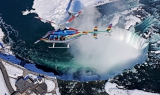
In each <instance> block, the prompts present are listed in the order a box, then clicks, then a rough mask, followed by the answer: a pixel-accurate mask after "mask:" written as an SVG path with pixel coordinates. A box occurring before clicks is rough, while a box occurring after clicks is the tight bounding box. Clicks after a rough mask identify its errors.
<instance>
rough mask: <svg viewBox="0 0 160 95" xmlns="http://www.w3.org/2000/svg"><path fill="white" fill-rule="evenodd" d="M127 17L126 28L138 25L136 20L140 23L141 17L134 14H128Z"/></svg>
mask: <svg viewBox="0 0 160 95" xmlns="http://www.w3.org/2000/svg"><path fill="white" fill-rule="evenodd" d="M125 19H126V23H125V29H129V28H130V26H134V25H136V22H138V23H140V22H141V19H140V18H138V17H135V16H133V15H130V16H127V17H126V18H125Z"/></svg>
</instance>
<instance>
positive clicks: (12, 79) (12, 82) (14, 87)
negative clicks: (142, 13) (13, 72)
mask: <svg viewBox="0 0 160 95" xmlns="http://www.w3.org/2000/svg"><path fill="white" fill-rule="evenodd" d="M9 80H10V83H11V85H12V87H13V89H14V90H15V91H16V90H17V88H16V86H15V83H16V81H17V80H16V79H14V78H9Z"/></svg>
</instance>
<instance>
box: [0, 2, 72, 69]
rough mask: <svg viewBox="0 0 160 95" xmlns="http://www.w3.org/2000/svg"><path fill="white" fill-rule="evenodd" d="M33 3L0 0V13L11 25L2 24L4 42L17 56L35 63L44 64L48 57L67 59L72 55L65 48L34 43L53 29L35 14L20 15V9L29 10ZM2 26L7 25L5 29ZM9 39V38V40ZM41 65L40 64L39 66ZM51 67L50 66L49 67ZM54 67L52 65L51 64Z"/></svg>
mask: <svg viewBox="0 0 160 95" xmlns="http://www.w3.org/2000/svg"><path fill="white" fill-rule="evenodd" d="M32 5H33V0H27V1H21V0H14V1H13V0H2V1H1V3H0V14H1V17H2V19H3V21H4V22H5V23H7V24H8V25H11V27H12V28H13V29H14V30H15V31H13V29H12V28H9V27H8V26H5V25H4V26H3V25H2V29H3V31H4V32H5V34H6V35H8V34H9V35H8V36H9V37H6V38H5V42H7V43H10V44H11V45H12V50H13V51H14V54H16V55H17V56H19V57H23V58H24V59H26V60H30V61H34V62H35V63H37V64H40V65H45V66H47V67H50V65H49V64H48V65H47V64H45V61H46V60H47V59H49V60H50V61H52V63H53V64H54V62H57V61H58V62H60V61H63V62H65V61H69V60H70V59H71V58H72V56H71V55H70V54H69V53H68V52H67V49H48V46H51V44H47V43H43V42H41V43H38V44H36V45H34V42H35V41H36V40H38V39H39V38H40V37H42V36H43V35H44V34H45V33H46V32H47V31H49V30H53V29H54V28H53V27H51V25H50V24H49V23H43V22H41V21H40V20H38V19H35V18H34V17H35V16H37V15H36V14H29V15H26V16H24V15H22V11H25V10H26V9H28V10H30V9H31V7H32ZM4 27H8V28H7V29H5V28H4ZM9 39H11V40H12V41H11V40H9ZM39 67H42V66H39ZM50 68H51V67H50ZM53 68H54V66H53Z"/></svg>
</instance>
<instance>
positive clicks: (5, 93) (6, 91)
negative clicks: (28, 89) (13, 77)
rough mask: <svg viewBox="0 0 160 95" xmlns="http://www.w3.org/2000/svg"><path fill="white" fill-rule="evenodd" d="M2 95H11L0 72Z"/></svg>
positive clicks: (0, 92) (0, 90)
mask: <svg viewBox="0 0 160 95" xmlns="http://www.w3.org/2000/svg"><path fill="white" fill-rule="evenodd" d="M0 95H9V91H8V88H7V87H6V84H5V81H4V78H3V75H2V71H1V70H0Z"/></svg>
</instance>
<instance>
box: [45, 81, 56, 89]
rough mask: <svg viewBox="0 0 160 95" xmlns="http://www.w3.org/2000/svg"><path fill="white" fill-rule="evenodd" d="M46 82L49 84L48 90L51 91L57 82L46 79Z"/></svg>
mask: <svg viewBox="0 0 160 95" xmlns="http://www.w3.org/2000/svg"><path fill="white" fill-rule="evenodd" d="M45 83H46V84H47V92H51V91H52V90H54V88H55V83H54V82H53V81H51V80H45Z"/></svg>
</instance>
